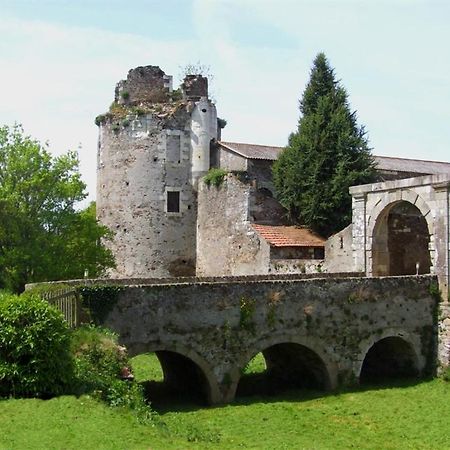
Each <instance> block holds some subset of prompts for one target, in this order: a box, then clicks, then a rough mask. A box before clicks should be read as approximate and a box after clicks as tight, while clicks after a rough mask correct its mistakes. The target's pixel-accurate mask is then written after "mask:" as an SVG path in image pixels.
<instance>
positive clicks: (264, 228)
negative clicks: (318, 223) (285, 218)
mask: <svg viewBox="0 0 450 450" xmlns="http://www.w3.org/2000/svg"><path fill="white" fill-rule="evenodd" d="M252 227H253V229H254V230H256V231H257V232H258V234H259V235H260V236H261V237H263V238H264V239H265V240H266V241H267V242H268V243H269V244H270V246H271V247H324V245H325V239H324V238H323V237H321V236H319V235H318V234H316V233H314V232H312V231H310V230H308V229H307V228H301V227H295V226H281V225H280V226H273V225H260V224H256V223H252Z"/></svg>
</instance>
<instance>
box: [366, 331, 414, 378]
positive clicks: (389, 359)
mask: <svg viewBox="0 0 450 450" xmlns="http://www.w3.org/2000/svg"><path fill="white" fill-rule="evenodd" d="M419 374H420V368H419V361H418V358H417V355H416V353H415V351H414V348H413V346H412V344H411V343H409V342H408V341H406V340H405V339H403V338H401V337H399V336H389V337H385V338H383V339H380V340H378V341H376V342H375V343H374V344H373V345H372V346H371V347H370V348H369V350H368V351H367V353H366V355H365V357H364V360H363V362H362V365H361V370H360V374H359V380H360V383H362V384H364V383H374V382H375V383H376V382H382V381H386V380H387V379H399V378H404V377H416V376H418V375H419Z"/></svg>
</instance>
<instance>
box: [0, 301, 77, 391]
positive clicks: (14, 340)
mask: <svg viewBox="0 0 450 450" xmlns="http://www.w3.org/2000/svg"><path fill="white" fill-rule="evenodd" d="M0 330H1V332H0V396H14V397H50V396H53V395H58V394H62V393H64V392H66V390H67V389H68V387H69V386H70V383H71V381H72V374H73V372H72V368H73V366H72V358H71V355H70V353H69V339H70V338H69V333H70V331H69V329H68V327H67V324H66V323H65V322H64V319H63V317H62V314H61V313H60V312H59V311H58V310H56V309H55V308H54V307H52V306H50V305H49V304H48V303H47V302H46V301H44V300H42V299H41V298H40V297H39V296H37V295H36V294H24V295H22V296H20V297H19V296H16V295H12V294H5V293H2V294H1V295H0Z"/></svg>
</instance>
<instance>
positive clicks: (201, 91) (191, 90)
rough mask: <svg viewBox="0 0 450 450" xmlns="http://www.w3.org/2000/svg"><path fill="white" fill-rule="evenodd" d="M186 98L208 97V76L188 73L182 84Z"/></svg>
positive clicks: (198, 98) (196, 99)
mask: <svg viewBox="0 0 450 450" xmlns="http://www.w3.org/2000/svg"><path fill="white" fill-rule="evenodd" d="M181 90H182V91H183V98H184V99H185V100H193V101H199V100H200V98H201V97H206V98H207V97H208V78H206V77H204V76H202V75H186V77H185V78H184V81H183V83H182V84H181Z"/></svg>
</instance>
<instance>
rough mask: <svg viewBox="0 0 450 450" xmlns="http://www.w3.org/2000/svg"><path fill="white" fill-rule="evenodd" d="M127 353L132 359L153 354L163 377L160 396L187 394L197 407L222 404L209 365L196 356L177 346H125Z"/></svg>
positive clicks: (194, 353) (192, 352) (185, 348)
mask: <svg viewBox="0 0 450 450" xmlns="http://www.w3.org/2000/svg"><path fill="white" fill-rule="evenodd" d="M128 353H129V354H130V355H131V356H136V355H139V354H142V353H154V354H155V355H156V357H157V359H158V360H159V363H160V365H161V370H162V373H163V378H164V380H163V382H162V384H164V389H163V391H164V393H169V395H171V394H180V395H184V394H188V395H189V396H190V397H196V398H197V400H198V401H200V402H201V403H208V404H215V403H220V402H221V401H222V394H221V392H220V390H219V386H218V383H217V378H216V377H215V375H214V372H213V371H212V369H211V367H210V365H209V364H208V363H207V362H206V360H205V359H204V358H202V357H201V356H200V355H198V354H197V353H196V352H194V351H192V350H191V349H188V348H187V347H184V346H181V345H178V344H177V345H175V346H174V345H170V344H167V345H161V344H159V345H151V344H136V345H133V344H131V345H129V346H128Z"/></svg>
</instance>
